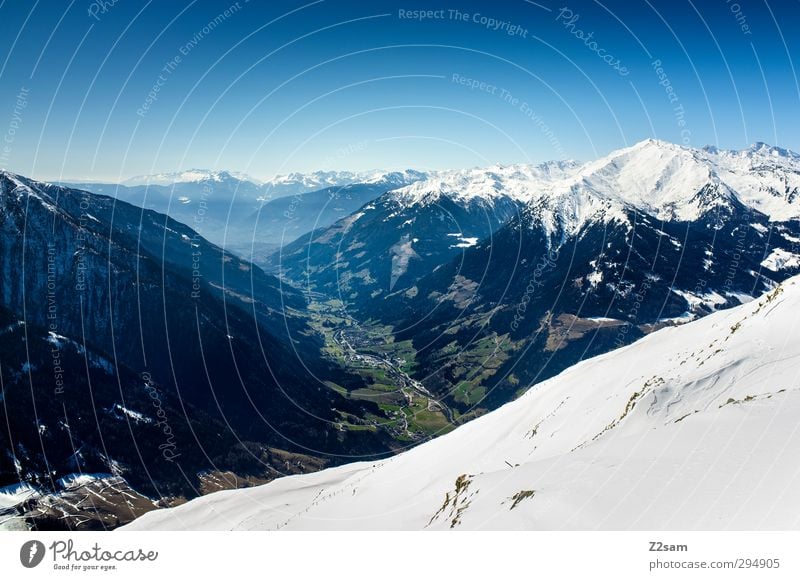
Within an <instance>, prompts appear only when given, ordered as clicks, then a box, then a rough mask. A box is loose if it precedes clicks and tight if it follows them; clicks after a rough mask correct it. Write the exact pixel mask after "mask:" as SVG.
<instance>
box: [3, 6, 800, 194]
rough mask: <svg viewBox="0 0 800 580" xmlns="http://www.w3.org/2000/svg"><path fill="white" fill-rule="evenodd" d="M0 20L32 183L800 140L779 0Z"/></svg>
mask: <svg viewBox="0 0 800 580" xmlns="http://www.w3.org/2000/svg"><path fill="white" fill-rule="evenodd" d="M419 10H422V11H431V12H429V13H427V14H424V15H423V16H424V18H422V19H420V18H418V17H416V16H418V15H416V14H415V13H414V12H413V11H419ZM0 23H2V24H0V30H2V34H0V46H2V50H0V140H1V141H0V166H2V167H3V168H6V169H9V170H12V171H15V172H18V173H21V174H24V175H30V176H32V177H35V178H40V179H48V180H56V179H92V180H105V181H118V180H122V179H125V178H128V177H130V176H133V175H139V174H148V173H159V172H165V171H173V170H178V169H189V168H211V169H230V170H237V171H244V172H247V173H249V174H251V175H254V176H256V177H260V178H269V177H271V176H273V175H274V174H276V173H286V172H289V171H314V170H318V169H353V170H364V169H372V168H387V169H392V168H405V167H416V168H450V167H468V166H477V165H488V164H492V163H498V162H499V163H518V162H538V161H543V160H548V159H563V158H572V159H583V160H586V159H592V158H595V157H597V156H600V155H604V154H606V153H608V152H609V151H611V150H613V149H616V148H620V147H624V146H626V145H630V144H632V143H635V142H637V141H640V140H642V139H645V138H648V137H655V138H658V139H664V140H667V141H672V142H676V143H683V144H686V145H690V146H693V147H700V146H704V145H708V144H711V145H716V146H719V147H723V148H742V147H746V146H748V145H749V144H751V143H753V142H755V141H765V142H768V143H772V144H777V145H780V146H782V147H786V148H789V149H794V150H800V106H799V105H800V84H799V83H798V72H797V70H796V66H800V50H798V48H799V47H800V38H799V37H798V34H797V30H798V29H800V3H799V2H798V1H797V0H780V1H777V0H767V1H765V0H753V1H750V0H738V1H737V2H734V1H727V0H635V1H634V0H605V1H603V2H596V1H593V0H559V1H558V2H554V0H539V1H537V2H531V1H527V0H493V1H457V2H455V1H451V2H449V3H448V2H442V3H439V2H435V1H430V0H428V1H424V2H423V1H419V0H409V1H408V2H403V1H384V0H373V1H369V2H362V1H358V2H356V1H341V0H321V1H316V2H313V1H311V2H304V1H300V2H296V1H292V0H273V1H266V0H265V1H258V0H238V1H233V0H194V1H191V0H190V1H181V2H179V1H174V2H173V1H166V0H160V1H157V0H150V1H148V0H116V1H114V0H105V1H101V0H96V1H94V0H93V1H89V0H72V1H70V0H63V1H55V0H4V1H0Z"/></svg>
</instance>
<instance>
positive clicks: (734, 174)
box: [394, 139, 800, 234]
mask: <svg viewBox="0 0 800 580" xmlns="http://www.w3.org/2000/svg"><path fill="white" fill-rule="evenodd" d="M798 192H800V156H798V155H797V154H796V153H793V152H791V151H787V150H785V149H781V148H778V147H772V146H769V145H766V144H764V143H756V144H754V145H752V146H751V147H749V148H747V149H743V150H739V151H728V150H721V149H717V148H713V147H706V148H704V149H692V148H689V147H683V146H680V145H675V144H672V143H667V142H664V141H658V140H655V139H647V140H645V141H642V142H640V143H637V144H635V145H633V146H631V147H627V148H624V149H620V150H618V151H614V152H612V153H611V154H609V155H607V156H605V157H602V158H600V159H597V160H595V161H591V162H588V163H585V164H582V165H581V164H578V163H577V162H574V161H568V162H550V163H545V164H542V165H539V166H530V165H513V166H507V167H504V166H493V167H488V168H481V169H470V170H464V171H449V172H441V173H439V174H437V175H435V176H433V177H431V178H429V179H427V180H424V181H419V182H416V183H414V184H412V185H410V186H408V187H405V188H403V189H400V190H398V191H396V192H394V196H395V198H396V199H398V200H401V201H403V202H404V203H406V204H411V205H420V204H421V205H424V204H427V203H430V202H431V201H435V200H438V199H441V197H442V196H447V197H449V198H450V199H452V200H456V201H459V202H462V203H467V202H470V201H474V200H476V199H481V200H487V201H488V200H494V199H498V198H511V199H514V200H517V201H520V202H524V203H527V204H529V205H530V206H531V207H533V208H535V209H536V211H537V212H538V215H539V218H540V222H541V225H542V226H543V227H544V228H546V229H547V230H548V231H549V232H551V233H552V232H555V231H559V232H565V233H567V234H569V233H574V232H576V231H578V230H579V229H580V228H581V227H583V226H584V225H585V224H586V222H587V221H589V220H592V219H597V218H598V217H599V218H602V219H604V220H605V221H613V220H620V221H625V214H626V212H628V211H629V210H631V209H636V210H639V211H642V212H644V213H647V214H648V215H651V216H653V217H656V218H659V219H664V220H669V221H695V220H697V219H699V218H700V217H701V216H702V215H705V214H708V213H709V212H712V211H719V210H724V209H725V208H728V207H729V206H730V205H731V204H735V203H742V204H744V205H745V206H747V207H750V208H752V209H755V210H757V211H759V212H761V213H764V214H765V215H767V216H768V217H770V219H773V220H776V221H785V220H788V219H792V218H796V217H799V216H800V205H799V204H798V201H797V197H798Z"/></svg>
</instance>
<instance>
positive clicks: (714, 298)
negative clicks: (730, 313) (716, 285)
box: [672, 288, 728, 312]
mask: <svg viewBox="0 0 800 580" xmlns="http://www.w3.org/2000/svg"><path fill="white" fill-rule="evenodd" d="M672 291H673V292H674V293H675V294H677V295H678V296H680V297H681V298H683V299H684V300H686V302H688V303H689V309H690V310H691V311H692V312H694V311H696V310H698V309H699V308H707V309H710V310H713V309H714V308H716V307H717V306H722V305H723V304H726V303H727V302H728V301H727V299H726V298H725V297H724V296H722V295H720V294H718V293H717V292H708V293H706V294H695V293H693V292H686V291H683V290H676V289H675V288H673V289H672Z"/></svg>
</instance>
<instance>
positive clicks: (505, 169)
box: [391, 161, 579, 206]
mask: <svg viewBox="0 0 800 580" xmlns="http://www.w3.org/2000/svg"><path fill="white" fill-rule="evenodd" d="M578 167H579V164H578V163H577V162H575V161H564V162H559V161H551V162H548V163H543V164H541V165H526V164H518V165H494V166H492V167H488V168H474V169H466V170H450V171H441V172H437V173H434V174H432V175H431V176H430V177H429V178H428V179H425V180H420V181H416V182H414V183H412V184H411V185H407V186H405V187H402V188H400V189H396V190H394V191H393V192H391V193H392V195H393V197H394V198H395V199H396V200H398V201H399V202H400V203H401V204H403V205H406V206H408V205H413V204H422V205H428V204H431V203H436V202H437V201H438V200H439V199H440V198H442V197H448V198H450V199H453V200H455V201H457V202H459V203H468V202H469V201H474V200H482V201H492V200H497V199H500V198H507V199H513V200H517V201H528V200H531V199H533V198H534V196H535V192H536V190H537V189H538V188H540V187H542V186H543V184H545V183H548V182H551V181H554V180H557V179H563V178H564V177H566V176H568V175H570V174H571V173H572V172H573V171H575V170H576V169H577V168H578Z"/></svg>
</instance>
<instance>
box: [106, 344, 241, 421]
mask: <svg viewBox="0 0 800 580" xmlns="http://www.w3.org/2000/svg"><path fill="white" fill-rule="evenodd" d="M229 338H233V337H229ZM112 410H113V411H119V412H120V413H122V414H123V415H125V416H126V417H128V418H129V419H133V420H134V421H135V422H137V423H152V422H153V420H152V419H151V418H150V417H147V416H145V415H144V414H142V413H140V412H139V411H133V410H131V409H128V408H126V407H123V406H122V405H120V404H119V403H115V404H114V406H113V407H112Z"/></svg>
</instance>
